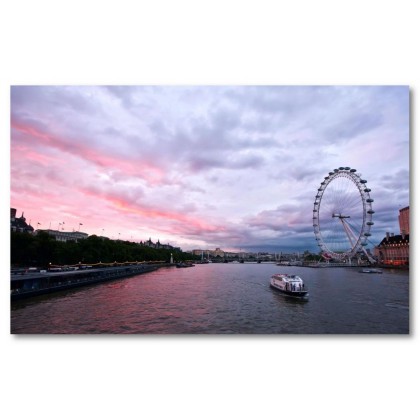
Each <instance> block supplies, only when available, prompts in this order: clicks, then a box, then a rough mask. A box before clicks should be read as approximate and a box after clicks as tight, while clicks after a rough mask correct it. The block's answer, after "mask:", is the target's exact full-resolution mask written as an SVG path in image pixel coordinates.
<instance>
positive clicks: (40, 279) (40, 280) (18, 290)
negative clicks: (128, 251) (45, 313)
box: [10, 263, 174, 301]
mask: <svg viewBox="0 0 420 420" xmlns="http://www.w3.org/2000/svg"><path fill="white" fill-rule="evenodd" d="M173 265H174V264H168V263H162V264H135V265H129V266H122V267H108V268H96V269H86V270H77V271H66V272H45V273H26V274H12V275H11V280H10V297H11V300H12V301H15V300H19V299H25V298H30V297H33V296H39V295H44V294H49V293H54V292H58V291H62V290H66V289H73V288H79V287H83V286H88V285H92V284H96V283H104V282H108V281H112V280H118V279H122V278H127V277H131V276H136V275H139V274H144V273H149V272H151V271H155V270H157V269H159V268H161V267H170V266H173Z"/></svg>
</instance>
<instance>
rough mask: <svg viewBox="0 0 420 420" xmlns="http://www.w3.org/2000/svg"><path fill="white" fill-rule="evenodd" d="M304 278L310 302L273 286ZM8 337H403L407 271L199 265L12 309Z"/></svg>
mask: <svg viewBox="0 0 420 420" xmlns="http://www.w3.org/2000/svg"><path fill="white" fill-rule="evenodd" d="M279 272H284V273H289V274H297V275H300V276H301V277H302V278H303V280H304V282H305V284H306V285H307V286H308V288H309V298H308V299H307V300H306V301H300V300H296V299H292V298H288V297H286V296H283V295H281V294H280V293H279V292H278V291H276V290H273V289H271V288H270V287H269V280H270V276H271V275H272V274H274V273H279ZM11 333H12V334H101V333H102V334H408V333H409V275H408V271H399V270H391V269H388V270H383V273H382V274H363V273H359V272H358V269H357V268H306V267H278V266H276V265H274V264H268V263H267V264H266V263H262V264H248V263H245V264H239V263H238V264H234V263H229V264H202V265H201V264H198V265H196V266H194V267H190V268H175V267H169V268H162V269H159V270H157V271H154V272H151V273H147V274H142V275H138V276H135V277H130V278H126V279H120V280H116V281H112V282H109V283H104V284H99V285H93V286H87V287H83V288H80V289H73V290H69V291H63V292H60V293H56V294H53V295H45V296H40V297H36V298H30V299H26V300H23V301H17V302H12V304H11Z"/></svg>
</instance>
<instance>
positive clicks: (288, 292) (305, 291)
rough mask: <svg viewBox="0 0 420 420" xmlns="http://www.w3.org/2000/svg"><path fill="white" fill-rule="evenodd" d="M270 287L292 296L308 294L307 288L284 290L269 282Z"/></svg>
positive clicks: (299, 296) (302, 296) (305, 295)
mask: <svg viewBox="0 0 420 420" xmlns="http://www.w3.org/2000/svg"><path fill="white" fill-rule="evenodd" d="M270 287H271V288H273V289H275V290H276V291H278V292H280V293H281V294H283V295H285V296H289V297H294V298H304V297H307V296H308V291H307V290H284V289H282V288H280V287H278V286H276V285H273V284H271V283H270Z"/></svg>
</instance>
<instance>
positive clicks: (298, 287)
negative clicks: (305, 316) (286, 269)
mask: <svg viewBox="0 0 420 420" xmlns="http://www.w3.org/2000/svg"><path fill="white" fill-rule="evenodd" d="M270 286H271V287H272V288H273V289H276V290H278V291H280V292H281V293H283V294H284V295H287V296H292V297H296V298H304V297H307V296H308V288H307V287H306V286H305V284H304V283H303V280H302V279H301V278H300V277H299V276H296V275H294V274H273V275H272V276H271V280H270Z"/></svg>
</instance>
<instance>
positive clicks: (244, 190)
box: [10, 86, 409, 252]
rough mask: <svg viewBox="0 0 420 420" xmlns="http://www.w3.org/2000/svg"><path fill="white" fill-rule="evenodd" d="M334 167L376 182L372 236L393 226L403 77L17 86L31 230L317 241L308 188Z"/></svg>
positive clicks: (228, 246) (291, 245) (403, 171)
mask: <svg viewBox="0 0 420 420" xmlns="http://www.w3.org/2000/svg"><path fill="white" fill-rule="evenodd" d="M340 166H349V167H351V168H356V169H357V171H358V172H360V173H361V174H362V175H363V178H364V179H366V180H367V181H368V184H367V185H368V187H369V188H371V190H372V192H371V196H372V198H374V200H375V201H374V205H373V208H374V210H375V212H376V213H375V216H374V222H375V225H374V227H373V229H372V239H371V242H372V243H373V244H374V245H375V244H378V243H379V242H380V241H381V240H382V238H383V237H384V235H385V232H387V231H389V232H394V233H396V234H398V233H399V226H398V211H399V209H400V208H402V207H405V206H407V205H409V89H408V87H406V86H12V88H11V200H10V204H11V207H14V208H16V209H17V215H18V216H20V215H21V214H22V212H24V215H25V217H26V218H27V221H28V222H29V221H30V222H31V224H32V226H33V227H34V228H35V229H36V228H37V227H39V228H42V229H48V228H49V227H50V228H51V229H57V228H59V227H61V228H64V230H66V231H72V230H73V229H74V230H78V229H79V228H80V230H81V231H83V232H86V233H88V234H90V235H92V234H96V235H102V234H103V235H104V236H107V237H109V238H111V239H118V238H120V239H124V240H132V241H140V240H143V241H144V240H148V239H149V237H150V238H151V239H152V241H157V240H158V239H159V240H160V242H161V243H170V244H171V245H174V246H180V247H181V248H182V249H183V250H189V249H194V248H201V249H214V248H215V247H220V248H222V249H224V250H239V249H253V250H271V251H273V252H274V251H276V250H277V251H288V250H289V251H293V250H297V251H303V250H306V249H308V250H312V251H317V250H318V248H317V246H316V241H315V236H314V233H313V227H312V208H313V202H314V197H315V195H316V192H317V188H318V187H319V184H320V182H321V181H322V180H323V178H324V177H325V176H326V175H328V172H329V171H331V170H333V169H335V168H337V167H340ZM38 223H39V224H40V225H38ZM60 223H64V224H63V225H61V226H60V225H59V224H60ZM80 223H81V224H82V225H79V224H80ZM248 247H250V248H248Z"/></svg>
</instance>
